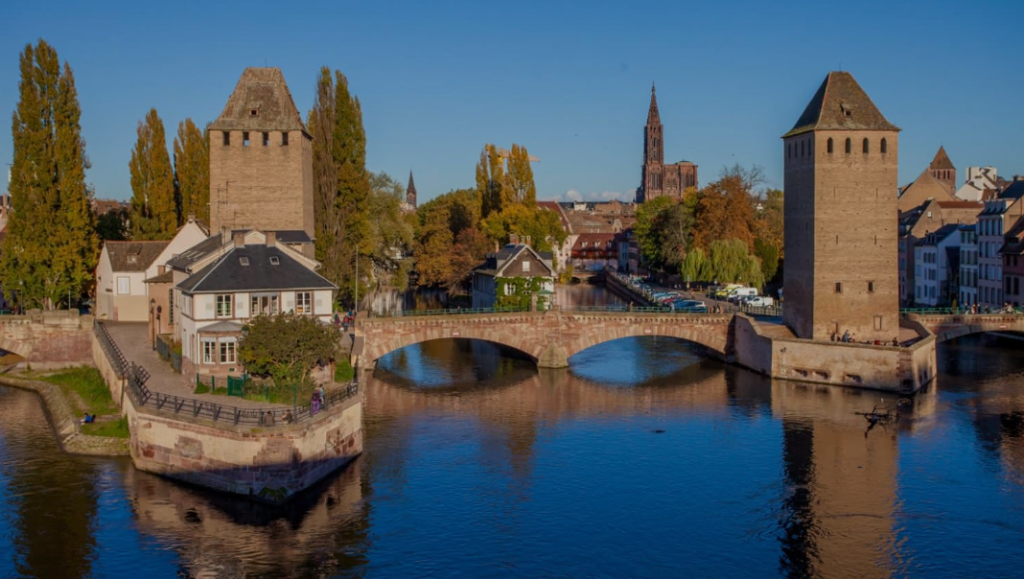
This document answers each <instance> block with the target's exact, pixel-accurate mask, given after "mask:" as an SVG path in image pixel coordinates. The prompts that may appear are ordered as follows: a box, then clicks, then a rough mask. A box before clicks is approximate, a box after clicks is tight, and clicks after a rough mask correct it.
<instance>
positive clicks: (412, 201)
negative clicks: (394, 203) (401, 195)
mask: <svg viewBox="0 0 1024 579" xmlns="http://www.w3.org/2000/svg"><path fill="white" fill-rule="evenodd" d="M405 202H406V203H408V204H409V205H411V206H412V208H413V209H415V208H416V184H415V183H413V182H412V171H409V186H408V187H406V189H405Z"/></svg>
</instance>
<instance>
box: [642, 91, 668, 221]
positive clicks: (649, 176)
mask: <svg viewBox="0 0 1024 579" xmlns="http://www.w3.org/2000/svg"><path fill="white" fill-rule="evenodd" d="M663 146H664V139H663V138H662V127H661V117H660V116H659V115H658V99H657V96H656V95H655V90H654V84H653V83H652V84H651V106H650V107H649V108H648V109H647V124H646V125H644V164H643V167H642V169H641V175H640V190H639V191H637V196H636V197H637V198H636V200H637V203H643V202H644V201H646V200H648V199H654V198H655V197H659V196H660V195H661V193H662V174H663V171H662V166H663V165H664V163H665V153H664V150H663V149H662V147H663Z"/></svg>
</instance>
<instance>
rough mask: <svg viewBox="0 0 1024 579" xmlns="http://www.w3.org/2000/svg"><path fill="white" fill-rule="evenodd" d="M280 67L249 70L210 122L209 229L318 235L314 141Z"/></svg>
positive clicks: (246, 70) (311, 236)
mask: <svg viewBox="0 0 1024 579" xmlns="http://www.w3.org/2000/svg"><path fill="white" fill-rule="evenodd" d="M312 143H313V141H312V138H311V137H310V135H309V131H307V130H306V127H305V125H303V123H302V117H301V116H300V115H299V111H298V109H296V108H295V102H294V101H293V100H292V95H291V92H289V90H288V85H287V84H286V83H285V81H284V75H283V74H281V70H280V69H278V68H247V69H245V71H244V72H243V73H242V78H241V79H239V81H238V85H236V86H235V91H234V92H233V93H231V97H230V98H228V103H227V106H225V107H224V111H223V112H222V113H221V114H220V116H219V117H218V118H217V120H216V121H214V122H213V124H211V125H210V229H211V231H214V232H216V231H220V230H222V229H225V228H226V229H261V230H278V231H281V230H293V231H295V230H301V231H305V232H306V234H307V235H308V236H309V237H310V239H312V238H313V235H314V233H313V146H312Z"/></svg>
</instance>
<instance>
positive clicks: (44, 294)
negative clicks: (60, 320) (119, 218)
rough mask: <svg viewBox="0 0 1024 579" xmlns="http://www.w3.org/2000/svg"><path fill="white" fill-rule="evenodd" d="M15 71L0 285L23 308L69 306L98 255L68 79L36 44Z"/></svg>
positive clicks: (51, 54)
mask: <svg viewBox="0 0 1024 579" xmlns="http://www.w3.org/2000/svg"><path fill="white" fill-rule="evenodd" d="M20 69H21V81H20V82H19V84H18V89H19V92H20V97H19V100H18V105H17V108H16V109H15V111H14V115H13V122H12V127H11V133H12V137H13V142H14V158H13V163H12V164H11V180H10V192H11V204H12V212H11V216H10V218H9V220H8V223H7V236H6V238H5V240H4V243H3V248H2V252H0V281H2V283H3V287H4V292H5V293H6V295H7V298H8V299H9V300H11V301H12V302H15V303H17V304H19V305H22V306H24V307H29V308H32V307H38V308H43V309H48V310H50V309H56V308H58V307H61V306H68V307H70V305H71V303H72V302H73V301H74V300H75V299H78V298H80V297H81V295H82V294H83V292H85V291H87V289H88V287H89V285H90V284H91V282H92V280H93V271H94V269H95V267H96V260H97V257H98V254H99V241H98V239H97V237H96V230H95V220H94V217H93V214H92V211H91V209H90V199H91V195H90V193H89V190H88V189H87V187H86V185H85V169H86V167H87V166H88V160H87V158H86V155H85V141H84V140H83V139H82V136H81V125H80V118H81V108H80V107H79V104H78V93H77V90H76V89H75V77H74V74H73V73H72V71H71V67H70V65H68V64H67V63H66V62H65V63H64V66H63V67H61V65H60V59H59V58H58V57H57V51H56V50H54V49H53V47H51V46H50V45H49V44H47V43H46V41H44V40H40V41H39V42H38V43H37V44H36V46H35V47H33V46H32V45H31V44H29V45H26V47H25V50H24V51H23V52H22V53H21V59H20Z"/></svg>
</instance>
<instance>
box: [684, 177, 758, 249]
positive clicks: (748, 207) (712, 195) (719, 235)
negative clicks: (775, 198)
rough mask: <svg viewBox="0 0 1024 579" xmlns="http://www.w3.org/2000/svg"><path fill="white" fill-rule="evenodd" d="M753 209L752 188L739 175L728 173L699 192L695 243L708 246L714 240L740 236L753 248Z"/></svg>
mask: <svg viewBox="0 0 1024 579" xmlns="http://www.w3.org/2000/svg"><path fill="white" fill-rule="evenodd" d="M753 220H754V209H753V206H752V204H751V195H750V190H749V189H748V188H747V183H746V181H744V179H743V177H742V176H740V175H733V174H728V175H725V176H723V177H722V178H720V179H719V180H717V181H714V182H712V183H709V184H708V185H707V186H706V187H704V189H702V190H701V191H700V195H699V201H698V202H697V212H696V215H695V226H694V231H693V239H694V244H695V245H696V246H697V247H703V248H709V247H710V245H711V243H712V242H714V241H720V240H726V239H738V240H740V241H742V242H743V243H744V244H746V246H747V248H748V249H749V248H752V247H753V244H754V235H753V233H752V232H751V229H750V227H751V223H752V222H753Z"/></svg>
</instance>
